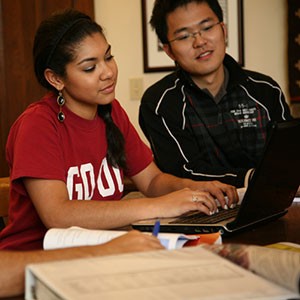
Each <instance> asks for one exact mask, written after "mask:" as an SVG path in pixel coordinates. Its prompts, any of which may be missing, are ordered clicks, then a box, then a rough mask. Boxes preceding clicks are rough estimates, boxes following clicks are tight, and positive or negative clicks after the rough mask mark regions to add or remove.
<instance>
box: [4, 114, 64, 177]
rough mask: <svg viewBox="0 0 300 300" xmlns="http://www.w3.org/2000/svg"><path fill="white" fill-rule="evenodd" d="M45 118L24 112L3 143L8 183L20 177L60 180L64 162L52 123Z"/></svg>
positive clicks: (42, 115) (62, 175)
mask: <svg viewBox="0 0 300 300" xmlns="http://www.w3.org/2000/svg"><path fill="white" fill-rule="evenodd" d="M47 115H48V114H47V113H45V112H44V111H42V112H40V111H39V112H34V113H33V112H32V110H28V111H26V113H24V114H23V115H22V116H21V117H20V118H19V119H18V120H17V121H16V123H15V124H14V125H13V127H12V128H11V131H10V135H9V138H8V142H7V159H8V163H9V165H10V168H11V178H12V180H14V179H17V178H20V177H34V178H44V179H49V178H51V179H53V178H56V179H61V180H64V178H65V177H64V173H65V172H64V169H63V167H64V162H63V156H62V153H61V150H60V149H61V147H60V146H59V138H58V136H57V132H56V129H55V123H54V122H52V121H51V118H50V117H48V116H47Z"/></svg>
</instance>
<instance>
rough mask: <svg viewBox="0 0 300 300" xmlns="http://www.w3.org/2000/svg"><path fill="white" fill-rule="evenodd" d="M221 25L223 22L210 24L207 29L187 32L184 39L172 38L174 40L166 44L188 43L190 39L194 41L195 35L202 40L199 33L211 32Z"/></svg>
mask: <svg viewBox="0 0 300 300" xmlns="http://www.w3.org/2000/svg"><path fill="white" fill-rule="evenodd" d="M223 23H224V22H223V21H219V22H216V23H214V24H211V25H209V26H207V27H205V28H203V29H199V30H197V31H194V32H187V33H186V34H185V37H179V36H178V37H176V38H174V39H172V40H170V41H168V43H169V44H170V43H173V42H175V41H177V42H181V41H184V40H186V41H188V40H189V38H190V37H193V38H194V39H195V38H196V35H197V34H199V35H200V36H201V37H202V38H203V36H202V33H201V32H205V31H208V30H211V29H213V28H214V27H215V26H216V25H219V24H223Z"/></svg>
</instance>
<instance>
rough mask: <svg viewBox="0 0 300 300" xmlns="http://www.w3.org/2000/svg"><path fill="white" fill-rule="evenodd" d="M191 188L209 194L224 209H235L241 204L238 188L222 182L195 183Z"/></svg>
mask: <svg viewBox="0 0 300 300" xmlns="http://www.w3.org/2000/svg"><path fill="white" fill-rule="evenodd" d="M189 187H190V188H191V189H193V190H199V191H205V192H209V193H210V194H211V195H212V196H213V197H214V199H215V200H217V202H218V203H219V204H220V205H221V206H222V207H223V208H224V209H227V208H228V207H229V208H234V207H235V206H236V204H237V203H238V202H239V196H238V193H237V190H236V188H235V187H234V186H232V185H228V184H225V183H222V182H220V181H193V182H192V183H191V184H190V185H189Z"/></svg>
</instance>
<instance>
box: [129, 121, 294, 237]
mask: <svg viewBox="0 0 300 300" xmlns="http://www.w3.org/2000/svg"><path fill="white" fill-rule="evenodd" d="M299 185H300V119H295V120H292V121H285V122H281V123H273V124H272V125H271V126H270V134H269V139H268V141H267V143H266V146H265V151H264V155H263V157H262V159H261V161H260V163H259V164H258V166H257V168H256V170H255V172H254V174H253V176H252V179H251V181H250V183H249V186H248V188H247V190H246V192H245V194H244V198H243V201H242V203H241V205H240V206H238V207H237V209H235V210H228V211H225V213H226V214H227V213H232V215H231V216H229V217H225V219H223V220H222V221H218V220H214V221H213V222H211V221H212V220H213V219H215V218H216V217H218V215H221V214H222V213H223V211H221V212H219V213H218V214H215V215H213V216H207V215H204V214H202V215H203V216H204V218H205V219H201V218H198V216H195V215H196V214H197V215H198V214H199V213H198V212H193V213H189V214H185V215H183V216H180V217H178V218H168V219H161V220H160V221H161V227H160V230H161V231H162V232H181V233H186V234H193V233H208V232H217V231H220V232H221V233H222V234H230V233H233V232H236V231H240V230H243V229H246V228H248V227H250V226H254V225H258V224H260V223H263V222H268V221H270V220H273V219H276V218H279V217H281V216H282V215H284V214H285V213H286V212H287V209H288V208H289V206H290V205H291V204H292V202H293V199H294V196H295V194H296V192H297V189H298V187H299ZM154 222H155V220H144V221H140V222H137V223H134V224H132V227H133V228H135V229H138V230H141V231H151V230H152V228H153V224H154Z"/></svg>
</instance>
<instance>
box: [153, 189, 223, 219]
mask: <svg viewBox="0 0 300 300" xmlns="http://www.w3.org/2000/svg"><path fill="white" fill-rule="evenodd" d="M153 210H156V211H157V217H158V218H160V217H161V218H163V217H164V218H166V217H176V216H179V215H182V214H184V213H186V212H189V211H197V210H198V211H202V212H204V213H205V214H207V215H212V214H214V213H216V212H217V211H218V208H217V203H216V201H215V198H214V197H213V196H212V195H211V194H210V193H208V192H203V191H199V190H198V191H196V190H191V189H189V188H184V189H182V190H179V191H176V192H172V193H169V194H167V195H164V196H160V197H157V198H153Z"/></svg>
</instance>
